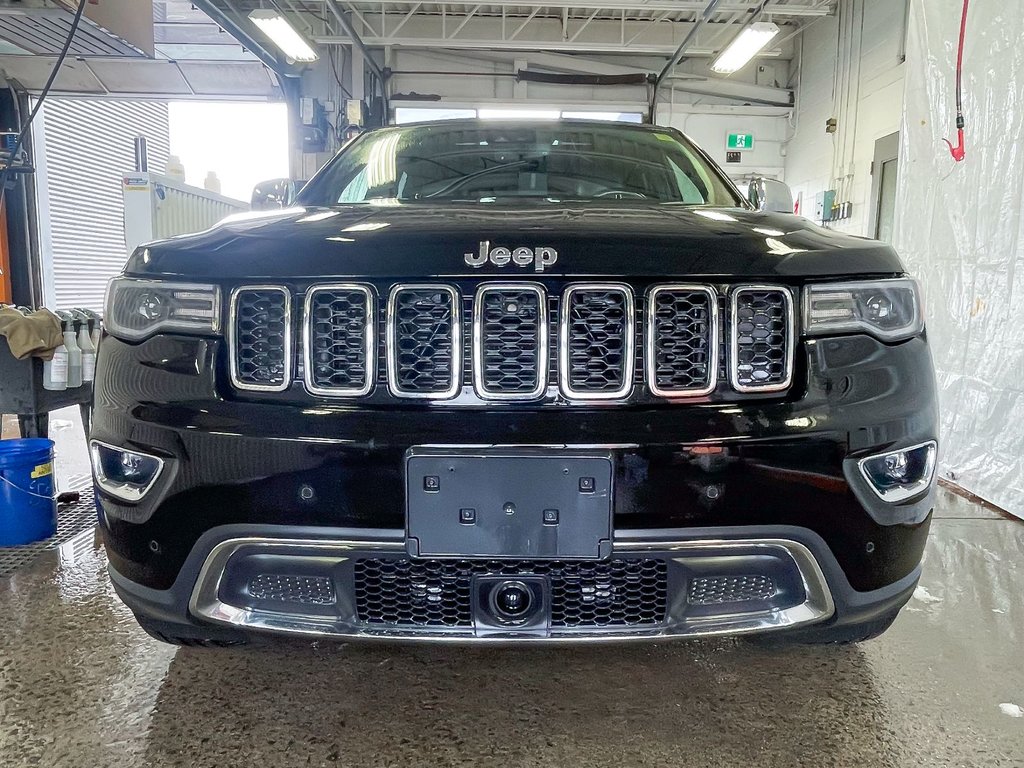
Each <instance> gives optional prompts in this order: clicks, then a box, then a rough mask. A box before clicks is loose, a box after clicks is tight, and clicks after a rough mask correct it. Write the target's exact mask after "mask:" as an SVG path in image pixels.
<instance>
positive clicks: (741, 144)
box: [725, 133, 754, 151]
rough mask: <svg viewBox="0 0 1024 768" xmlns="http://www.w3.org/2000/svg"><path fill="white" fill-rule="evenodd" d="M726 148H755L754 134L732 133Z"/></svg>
mask: <svg viewBox="0 0 1024 768" xmlns="http://www.w3.org/2000/svg"><path fill="white" fill-rule="evenodd" d="M725 148H726V149H732V150H740V151H742V150H744V149H753V148H754V136H753V134H750V133H730V134H729V138H728V140H727V141H726V143H725Z"/></svg>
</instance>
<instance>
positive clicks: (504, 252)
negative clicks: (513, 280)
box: [466, 240, 558, 272]
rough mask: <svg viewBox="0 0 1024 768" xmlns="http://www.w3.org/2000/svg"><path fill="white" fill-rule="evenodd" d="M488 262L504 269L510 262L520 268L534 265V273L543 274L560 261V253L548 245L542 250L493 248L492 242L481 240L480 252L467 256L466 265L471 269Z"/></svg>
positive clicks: (541, 248) (470, 253)
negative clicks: (545, 268)
mask: <svg viewBox="0 0 1024 768" xmlns="http://www.w3.org/2000/svg"><path fill="white" fill-rule="evenodd" d="M488 261H490V262H491V264H493V265H494V266H496V267H504V266H506V265H507V264H509V262H511V263H512V264H515V265H516V266H519V267H528V266H530V265H531V264H533V270H534V272H543V271H544V267H550V266H552V265H553V264H554V263H555V262H556V261H558V251H556V250H555V249H554V248H550V247H548V246H546V245H544V246H541V247H540V248H511V249H509V248H503V247H501V246H499V247H497V248H491V241H490V240H481V241H480V250H479V251H478V252H476V253H474V252H473V251H470V252H469V253H467V254H466V263H467V264H468V265H469V266H471V267H482V266H483V265H484V264H486V263H487V262H488Z"/></svg>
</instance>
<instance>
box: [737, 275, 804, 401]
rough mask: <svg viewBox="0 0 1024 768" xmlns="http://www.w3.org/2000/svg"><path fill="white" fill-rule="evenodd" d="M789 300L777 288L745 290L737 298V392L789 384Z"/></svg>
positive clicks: (739, 292) (790, 341)
mask: <svg viewBox="0 0 1024 768" xmlns="http://www.w3.org/2000/svg"><path fill="white" fill-rule="evenodd" d="M790 301H791V300H790V297H789V294H788V293H787V292H786V291H783V290H781V289H778V288H743V289H740V290H738V291H737V292H736V294H735V295H734V297H733V302H734V307H735V311H734V317H733V318H732V322H733V329H732V333H733V344H734V351H735V359H734V360H733V361H732V365H733V376H734V380H733V383H734V384H735V385H736V387H737V388H738V389H740V390H749V389H769V390H770V389H784V388H785V387H786V386H788V385H789V378H790V373H791V371H790V349H789V346H790V344H792V343H793V341H792V339H790V338H789V336H790V332H791V331H790V328H791V322H792V320H791V317H792V309H791V306H790Z"/></svg>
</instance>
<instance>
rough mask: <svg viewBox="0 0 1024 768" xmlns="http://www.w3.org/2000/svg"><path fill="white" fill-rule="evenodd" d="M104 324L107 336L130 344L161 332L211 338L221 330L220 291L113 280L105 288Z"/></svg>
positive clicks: (121, 278) (189, 285)
mask: <svg viewBox="0 0 1024 768" xmlns="http://www.w3.org/2000/svg"><path fill="white" fill-rule="evenodd" d="M103 322H104V325H105V326H106V329H107V331H108V332H109V333H110V334H112V335H113V336H117V337H119V338H122V339H128V340H130V341H134V340H137V339H144V338H146V337H147V336H151V335H153V334H154V333H158V332H160V331H184V332H186V333H195V334H202V335H212V334H214V333H217V331H219V330H220V289H219V288H217V286H214V285H194V284H192V283H169V282H163V281H162V280H137V279H135V278H131V277H115V278H114V279H113V280H111V281H110V285H109V286H108V287H107V301H106V313H105V316H104V318H103Z"/></svg>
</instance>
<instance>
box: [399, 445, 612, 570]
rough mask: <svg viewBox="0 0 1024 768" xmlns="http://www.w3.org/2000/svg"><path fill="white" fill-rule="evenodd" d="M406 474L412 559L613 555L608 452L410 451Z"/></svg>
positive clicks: (419, 449) (551, 557) (408, 532)
mask: <svg viewBox="0 0 1024 768" xmlns="http://www.w3.org/2000/svg"><path fill="white" fill-rule="evenodd" d="M405 469H406V471H405V482H406V547H407V550H408V552H409V554H410V555H412V556H413V557H438V558H446V557H447V558H467V557H474V558H478V557H487V558H507V559H517V558H519V559H560V560H562V559H564V560H573V559H578V560H595V559H601V558H606V557H608V556H609V555H610V554H611V541H612V499H613V485H614V472H613V463H612V457H611V454H609V453H602V452H595V451H571V450H564V451H550V450H546V451H540V450H536V451H534V450H522V449H515V450H504V449H444V448H413V449H412V450H410V451H409V452H408V453H407V454H406V463H405Z"/></svg>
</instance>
